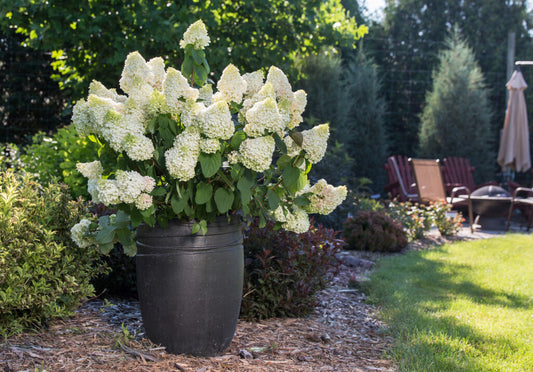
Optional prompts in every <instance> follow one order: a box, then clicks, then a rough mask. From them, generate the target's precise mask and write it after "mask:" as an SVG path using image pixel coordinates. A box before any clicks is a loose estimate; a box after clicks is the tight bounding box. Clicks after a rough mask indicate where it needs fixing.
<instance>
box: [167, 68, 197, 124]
mask: <svg viewBox="0 0 533 372" xmlns="http://www.w3.org/2000/svg"><path fill="white" fill-rule="evenodd" d="M163 94H164V95H165V98H166V103H167V107H168V110H169V112H172V113H176V114H179V113H180V112H181V110H182V108H183V106H184V105H185V102H183V101H182V100H181V99H183V100H185V101H187V100H193V101H196V99H198V96H199V94H200V93H199V92H198V89H195V88H191V87H190V86H189V83H188V82H187V79H185V77H184V76H183V75H182V74H181V72H180V71H178V70H176V69H174V68H172V67H169V68H168V69H167V76H166V77H165V81H164V82H163Z"/></svg>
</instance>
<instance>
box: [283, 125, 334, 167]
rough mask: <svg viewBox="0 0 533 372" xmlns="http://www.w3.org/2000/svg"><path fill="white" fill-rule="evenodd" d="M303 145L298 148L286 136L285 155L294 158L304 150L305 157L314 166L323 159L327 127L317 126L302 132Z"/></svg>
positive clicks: (327, 133) (326, 142)
mask: <svg viewBox="0 0 533 372" xmlns="http://www.w3.org/2000/svg"><path fill="white" fill-rule="evenodd" d="M302 136H303V143H302V147H300V146H298V145H297V144H296V142H294V140H293V139H292V138H291V137H289V136H286V137H285V138H284V141H285V145H286V146H287V155H289V156H290V157H294V156H296V155H298V154H299V153H300V150H302V149H303V150H305V157H306V158H307V160H309V161H310V162H311V163H313V164H316V163H318V162H319V161H320V160H322V158H323V157H324V154H325V153H326V148H327V146H328V138H329V125H328V124H321V125H317V126H315V127H313V128H311V129H309V130H304V131H302Z"/></svg>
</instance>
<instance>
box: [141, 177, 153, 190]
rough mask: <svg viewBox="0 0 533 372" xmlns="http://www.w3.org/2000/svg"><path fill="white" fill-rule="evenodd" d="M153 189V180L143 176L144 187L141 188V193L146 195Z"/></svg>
mask: <svg viewBox="0 0 533 372" xmlns="http://www.w3.org/2000/svg"><path fill="white" fill-rule="evenodd" d="M154 188H155V180H154V179H153V178H152V177H150V176H144V185H143V187H142V191H143V192H146V193H150V192H152V190H153V189H154Z"/></svg>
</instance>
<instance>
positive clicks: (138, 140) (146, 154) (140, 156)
mask: <svg viewBox="0 0 533 372" xmlns="http://www.w3.org/2000/svg"><path fill="white" fill-rule="evenodd" d="M123 147H124V150H125V151H126V154H128V157H129V158H130V159H131V160H138V161H143V160H148V159H151V158H152V156H153V154H154V151H155V148H154V144H153V143H152V140H151V139H150V138H148V137H146V136H143V135H140V136H136V135H132V134H130V135H128V136H126V137H125V138H124V143H123Z"/></svg>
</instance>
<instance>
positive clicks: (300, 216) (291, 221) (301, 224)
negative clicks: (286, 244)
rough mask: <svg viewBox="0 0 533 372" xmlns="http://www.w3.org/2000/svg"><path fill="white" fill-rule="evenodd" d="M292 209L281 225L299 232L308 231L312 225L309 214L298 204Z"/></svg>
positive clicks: (288, 229)
mask: <svg viewBox="0 0 533 372" xmlns="http://www.w3.org/2000/svg"><path fill="white" fill-rule="evenodd" d="M292 209H293V210H292V211H289V212H288V213H287V214H286V216H285V219H286V222H284V223H283V224H282V225H281V226H282V227H283V228H284V229H285V230H287V231H292V232H295V233H297V234H301V233H304V232H307V231H308V230H309V226H310V222H309V216H308V215H307V213H306V212H305V211H304V210H302V209H300V208H298V207H296V206H293V207H292Z"/></svg>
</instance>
